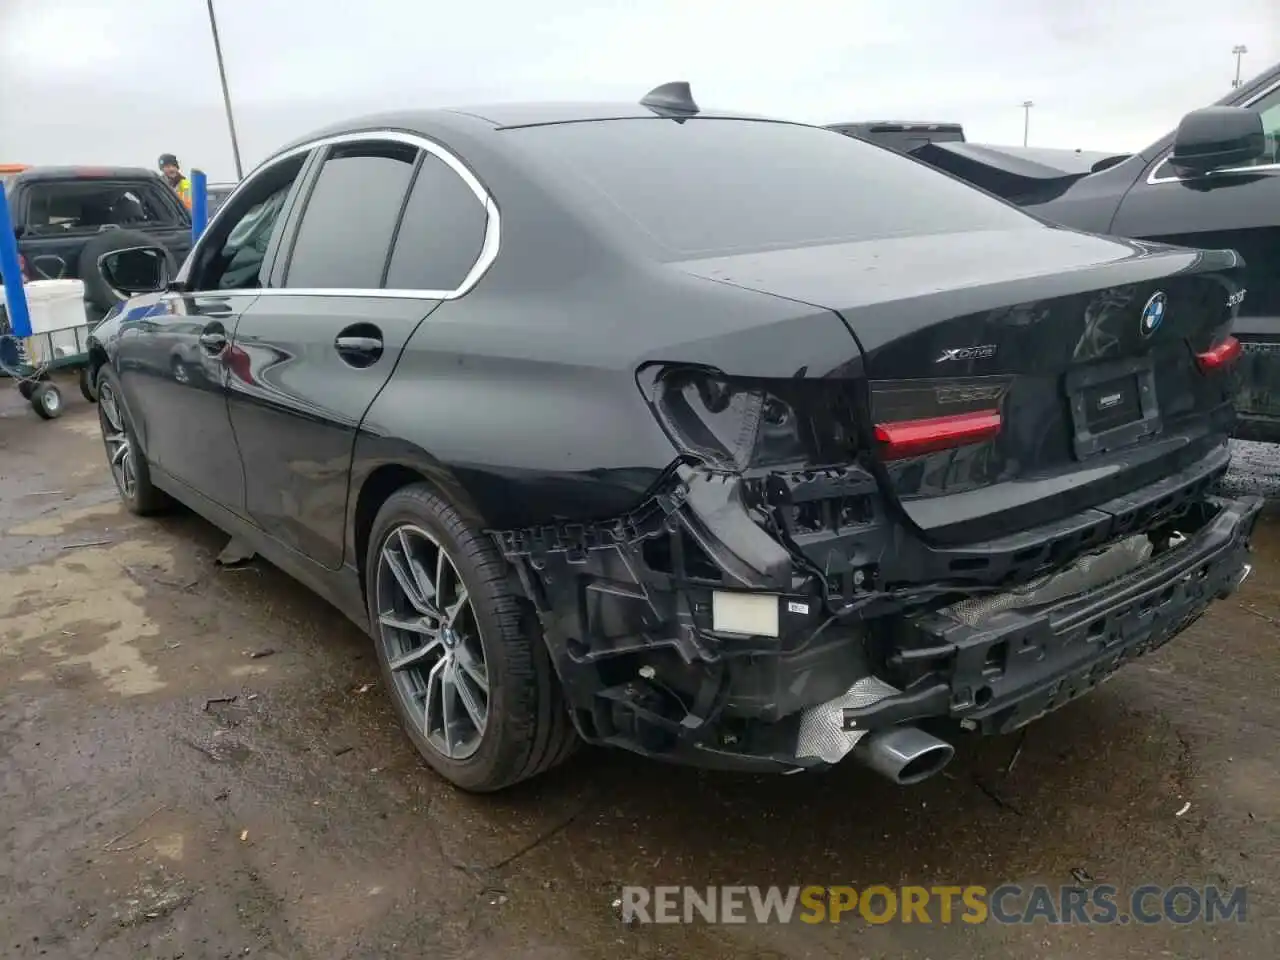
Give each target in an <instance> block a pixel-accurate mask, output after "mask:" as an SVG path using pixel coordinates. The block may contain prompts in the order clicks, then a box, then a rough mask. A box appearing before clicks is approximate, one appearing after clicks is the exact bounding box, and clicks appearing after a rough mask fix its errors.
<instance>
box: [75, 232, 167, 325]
mask: <svg viewBox="0 0 1280 960" xmlns="http://www.w3.org/2000/svg"><path fill="white" fill-rule="evenodd" d="M155 246H159V244H158V243H156V240H155V238H154V237H149V236H147V235H146V234H145V233H141V232H139V231H137V230H104V231H102V233H97V234H94V235H93V236H92V237H90V238H89V239H88V241H86V242H85V245H84V247H83V248H81V250H80V262H79V270H80V279H81V280H82V281H83V282H84V299H85V303H87V304H89V305H90V306H92V307H97V308H98V309H99V310H102V311H104V312H105V311H108V310H110V309H111V308H112V307H114V306H115V305H116V304H118V303H120V302H121V300H120V297H118V296H117V295H116V292H115V291H114V290H113V289H111V285H110V284H109V283H107V281H106V278H105V277H103V275H102V271H101V270H100V269H98V259H99V258H100V257H101V256H102V255H103V254H104V253H110V252H111V251H112V250H127V249H129V248H130V247H155ZM165 258H166V259H167V260H168V262H169V276H173V254H172V253H169V252H168V251H165Z"/></svg>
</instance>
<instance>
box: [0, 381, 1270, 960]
mask: <svg viewBox="0 0 1280 960" xmlns="http://www.w3.org/2000/svg"><path fill="white" fill-rule="evenodd" d="M67 386H68V390H67V391H66V394H67V396H68V398H69V399H68V410H67V414H66V415H65V416H64V417H63V418H62V419H61V420H58V421H54V422H51V423H44V422H41V421H38V420H37V419H36V418H35V417H34V415H33V414H32V413H31V411H30V410H29V409H27V408H26V406H25V405H23V404H22V403H21V401H20V399H19V398H18V397H17V395H16V393H15V392H14V391H12V390H10V389H0V531H2V532H3V533H2V535H0V956H5V957H36V956H49V957H55V958H78V957H94V958H104V960H116V958H118V960H126V958H127V960H137V958H179V957H182V958H186V960H197V958H206V957H207V958H225V957H243V956H250V957H269V958H290V960H292V958H316V960H338V958H374V957H387V956H393V955H394V956H407V957H425V956H431V957H467V958H487V957H493V958H500V957H501V958H507V957H531V958H543V960H552V958H556V960H570V958H597V957H610V958H619V957H699V958H701V957H706V958H718V957H724V958H731V957H732V958H743V960H745V958H793V957H794V958H800V957H813V958H825V957H832V958H835V957H841V958H844V957H879V956H893V957H902V958H930V957H931V958H935V960H940V958H944V957H991V958H1004V957H1008V958H1019V960H1022V958H1025V957H1028V956H1037V957H1043V958H1068V957H1070V958H1076V957H1080V956H1085V955H1087V956H1090V957H1092V958H1094V960H1110V958H1120V957H1133V958H1139V957H1141V958H1144V960H1145V958H1149V957H1160V956H1169V957H1212V958H1214V960H1227V958H1234V957H1240V958H1250V960H1254V958H1260V957H1275V956H1280V924H1277V923H1276V922H1275V921H1276V919H1277V914H1278V911H1277V910H1276V902H1277V901H1276V898H1277V894H1278V893H1280V827H1278V826H1277V824H1278V823H1280V819H1278V817H1280V759H1278V758H1277V753H1276V749H1275V743H1276V741H1277V739H1278V736H1280V705H1278V704H1277V698H1276V696H1275V691H1276V688H1277V681H1278V680H1280V657H1278V656H1277V652H1276V639H1277V636H1280V519H1278V518H1276V517H1275V516H1274V515H1273V516H1270V517H1268V518H1267V519H1265V520H1264V522H1263V525H1262V526H1261V527H1260V530H1259V534H1258V537H1257V543H1256V555H1257V558H1256V567H1257V572H1256V573H1255V575H1254V576H1253V578H1252V579H1251V580H1250V581H1249V582H1248V583H1247V584H1246V586H1245V588H1244V589H1243V590H1242V591H1241V592H1240V593H1239V594H1238V595H1237V596H1235V597H1233V598H1232V599H1230V600H1228V601H1224V602H1222V603H1219V604H1218V605H1217V606H1215V608H1214V609H1213V610H1212V612H1211V613H1210V615H1208V616H1207V617H1205V618H1204V619H1202V620H1201V621H1200V622H1199V623H1198V624H1196V625H1195V626H1194V627H1193V628H1192V629H1191V630H1190V631H1189V632H1188V633H1187V634H1186V635H1185V636H1184V637H1182V638H1180V639H1179V640H1178V641H1177V642H1175V643H1174V644H1172V645H1170V646H1169V647H1167V648H1165V650H1163V651H1161V652H1159V653H1158V654H1156V655H1154V656H1152V657H1150V658H1149V659H1146V660H1144V661H1140V662H1139V663H1136V664H1134V665H1132V666H1130V667H1128V668H1126V669H1125V670H1123V671H1121V673H1120V674H1119V675H1118V676H1117V677H1116V679H1115V680H1114V681H1113V682H1111V683H1108V684H1107V685H1106V686H1105V687H1104V688H1103V689H1101V690H1099V691H1098V692H1096V693H1095V694H1093V695H1092V696H1090V697H1088V698H1086V699H1084V700H1083V701H1080V702H1078V703H1076V704H1073V705H1071V706H1070V707H1068V708H1066V709H1065V710H1063V711H1060V712H1059V713H1057V714H1055V715H1053V716H1050V717H1048V718H1046V719H1044V720H1042V721H1041V722H1039V723H1037V724H1035V725H1034V726H1033V727H1031V728H1030V730H1029V731H1028V732H1027V734H1026V736H1025V739H1023V738H1019V737H1017V736H1015V737H1010V738H1002V739H988V740H983V741H979V742H973V743H963V744H962V745H961V748H960V752H959V756H958V757H957V759H956V761H955V762H954V763H953V764H952V766H951V767H949V768H948V771H947V775H946V776H943V777H937V778H934V779H933V780H930V781H928V782H926V783H925V784H922V785H920V786H918V787H915V788H912V789H907V790H900V789H897V788H894V787H893V786H891V785H889V784H887V783H885V782H883V781H881V780H879V779H878V778H876V777H875V776H874V775H873V774H870V773H868V772H865V771H863V770H862V769H860V768H857V767H854V766H847V767H842V768H839V769H837V770H835V771H832V772H830V773H827V774H822V775H814V776H797V777H783V778H754V777H741V776H726V775H722V774H704V773H699V772H696V771H690V770H685V769H679V768H671V767H666V766H659V765H655V764H650V763H646V762H643V761H640V760H637V759H633V758H630V757H628V756H624V755H619V754H614V753H601V752H584V753H583V754H581V755H580V756H579V757H578V758H577V759H576V760H575V761H573V762H572V763H570V764H569V765H568V766H566V767H565V768H563V769H561V770H558V771H556V772H555V773H553V774H552V775H550V776H548V777H546V778H544V779H542V780H539V781H536V782H535V783H533V784H529V785H526V786H525V787H522V788H519V789H517V790H515V791H513V792H510V793H507V794H504V795H502V796H499V797H493V798H475V797H469V796H466V795H463V794H460V793H457V792H455V791H453V790H451V789H450V788H448V787H447V786H445V785H444V784H442V783H441V782H440V781H439V780H438V779H437V778H436V777H434V776H433V775H432V774H431V772H430V771H429V770H427V769H426V768H425V767H424V766H423V765H422V764H421V763H420V762H419V761H418V760H417V758H416V757H415V755H414V754H413V753H412V751H411V749H410V747H409V746H408V744H407V742H406V741H405V739H404V738H403V737H402V736H401V734H400V733H399V731H398V729H397V727H396V723H395V719H394V716H393V714H392V711H391V709H390V707H389V705H388V703H387V701H386V698H385V696H384V692H383V691H382V690H381V689H380V688H379V685H378V682H377V669H376V665H375V662H374V659H373V656H372V653H371V651H370V649H369V647H368V644H367V643H366V641H365V639H364V638H363V637H362V636H361V635H360V634H359V632H358V631H357V630H356V629H355V628H353V627H351V626H349V625H348V624H347V623H346V622H345V621H343V620H342V618H341V617H340V616H338V615H337V614H336V613H335V612H334V611H333V610H332V609H331V608H330V607H328V606H327V605H326V604H325V603H324V602H323V601H321V600H319V599H317V598H316V597H315V596H313V595H311V594H309V593H308V592H307V591H306V590H304V589H303V588H302V587H300V586H298V585H296V584H294V583H292V582H291V581H289V580H288V579H287V578H286V577H285V576H283V575H282V574H280V573H279V572H278V571H276V570H274V569H273V568H271V567H269V566H267V565H265V564H263V563H261V561H255V563H254V564H253V565H251V566H249V567H248V568H245V569H238V570H226V569H221V568H219V567H217V566H215V564H214V562H213V560H214V557H215V556H216V554H217V552H218V550H219V549H221V547H222V538H221V537H220V536H219V534H218V533H217V532H216V531H215V530H213V529H212V528H211V527H209V526H208V525H207V524H205V523H204V522H202V521H200V520H199V519H197V518H195V517H193V516H190V515H185V514H178V515H175V516H173V517H170V518H166V519H163V520H160V521H140V520H137V519H136V518H132V517H130V516H129V515H127V514H125V513H123V512H122V511H121V510H120V509H119V508H118V506H117V504H116V500H115V496H114V491H113V489H112V488H111V485H110V480H109V477H108V474H107V471H106V469H105V466H104V461H103V454H102V448H101V445H100V442H99V439H98V435H97V423H96V418H95V415H94V411H93V409H92V408H91V407H90V406H88V405H87V404H85V403H83V402H82V401H81V400H80V399H79V397H78V395H77V394H76V391H75V387H74V385H73V384H68V385H67ZM1231 486H1232V487H1233V488H1234V489H1237V490H1252V491H1260V492H1265V493H1269V494H1272V495H1275V496H1280V457H1277V456H1276V454H1275V453H1274V452H1273V451H1272V450H1270V449H1269V448H1267V447H1262V446H1258V445H1245V444H1242V445H1240V450H1239V455H1238V457H1237V469H1236V470H1235V472H1234V473H1233V476H1232V478H1231ZM231 698H234V699H231ZM1019 743H1021V749H1020V750H1019V749H1018V747H1019ZM1015 753H1016V755H1017V758H1018V759H1017V763H1016V765H1014V766H1013V768H1012V770H1009V769H1008V768H1009V766H1010V760H1011V758H1012V757H1013V756H1014V755H1015ZM1188 803H1189V804H1190V806H1189V808H1187V810H1186V812H1185V813H1183V814H1182V815H1181V816H1179V815H1178V813H1179V811H1180V810H1182V808H1183V807H1184V806H1185V805H1186V804H1188ZM1073 871H1074V876H1075V878H1076V879H1074V880H1073ZM1081 878H1084V879H1089V878H1092V881H1098V882H1102V881H1105V882H1107V883H1112V884H1116V885H1117V886H1120V887H1122V888H1126V887H1133V886H1137V885H1139V884H1142V883H1153V884H1164V885H1169V884H1175V883H1184V882H1185V883H1190V884H1193V885H1203V884H1210V883H1216V884H1219V885H1227V886H1234V885H1237V884H1239V885H1244V886H1246V887H1247V890H1248V913H1247V921H1246V922H1245V923H1242V924H1241V923H1227V924H1219V925H1216V926H1215V925H1208V924H1203V923H1195V924H1188V925H1185V926H1178V925H1173V924H1162V925H1157V926H1154V927H1140V926H1137V925H1111V926H1096V925H1095V926H1049V925H1045V924H1043V923H1037V924H1035V925H1031V926H1002V925H998V924H995V923H987V924H981V925H967V924H963V923H952V924H942V923H936V924H931V925H924V924H919V923H917V924H899V923H894V924H888V925H883V926H873V925H868V924H866V923H864V922H862V921H861V920H854V921H850V922H845V923H841V924H838V925H831V924H826V925H819V926H806V925H802V924H791V925H779V924H773V925H759V924H754V923H749V924H745V925H719V926H713V925H709V924H706V923H700V922H699V923H693V924H687V925H686V924H678V925H670V926H644V925H640V926H624V925H622V924H621V923H619V922H618V920H617V919H616V917H615V915H614V913H613V910H612V909H611V904H612V901H613V900H614V898H615V897H616V896H617V895H618V890H619V887H620V885H622V884H626V883H632V884H644V885H657V884H686V883H687V884H696V885H699V886H702V885H706V884H708V883H718V884H746V883H752V884H782V885H789V884H807V883H819V884H822V883H851V884H856V885H859V886H866V885H868V884H872V883H888V884H896V883H921V884H926V885H932V884H963V883H974V884H984V885H987V886H989V887H992V886H995V885H998V884H1000V883H1034V882H1043V883H1048V884H1052V885H1058V884H1072V883H1075V882H1077V881H1078V880H1079V879H1081ZM1092 881H1091V882H1092Z"/></svg>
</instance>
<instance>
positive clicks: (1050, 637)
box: [844, 497, 1263, 733]
mask: <svg viewBox="0 0 1280 960" xmlns="http://www.w3.org/2000/svg"><path fill="white" fill-rule="evenodd" d="M1211 503H1212V505H1213V506H1216V507H1218V511H1217V513H1216V515H1214V516H1213V518H1212V519H1211V520H1210V521H1209V522H1208V523H1207V524H1205V526H1204V527H1202V528H1201V529H1200V530H1199V531H1197V532H1196V533H1195V535H1194V536H1193V537H1192V538H1190V539H1188V540H1186V541H1185V542H1184V543H1182V544H1181V545H1179V546H1177V547H1175V548H1172V549H1170V550H1168V551H1166V552H1165V553H1164V554H1162V555H1161V556H1159V557H1157V558H1155V559H1153V560H1152V561H1150V562H1148V563H1146V564H1143V565H1142V566H1141V567H1139V568H1138V569H1136V570H1134V571H1133V572H1131V573H1130V574H1128V575H1126V576H1123V577H1120V578H1119V579H1117V580H1114V581H1112V582H1110V583H1107V584H1105V585H1103V586H1101V587H1099V588H1097V589H1095V590H1091V591H1088V592H1085V593H1083V594H1079V595H1076V596H1073V597H1069V598H1067V599H1065V600H1063V601H1061V602H1058V603H1055V604H1052V605H1050V606H1047V607H1044V608H1041V609H1036V610H1033V611H1030V612H1027V611H1023V610H1012V611H1005V612H999V613H995V614H993V615H991V616H990V617H988V618H986V619H984V620H982V621H981V622H980V623H977V624H976V625H971V624H969V623H965V622H962V621H961V620H960V619H959V618H957V617H955V616H953V615H951V614H949V613H948V612H946V611H939V612H933V613H928V614H923V615H920V616H916V617H912V618H909V619H908V620H907V624H906V631H905V632H906V637H905V639H904V643H903V644H902V646H901V647H900V649H899V650H898V651H896V652H895V654H894V655H893V658H892V663H893V665H894V666H895V667H896V668H897V669H898V670H899V671H901V673H903V674H905V675H908V676H914V677H915V678H916V679H915V680H914V682H913V683H912V684H911V686H910V687H909V688H908V689H907V690H905V691H904V692H902V693H899V694H896V695H894V696H889V697H885V698H883V699H881V700H878V701H876V702H875V703H874V704H871V705H869V706H868V707H866V708H860V709H853V710H847V711H845V712H844V717H845V719H846V721H847V723H848V725H849V726H856V727H859V728H862V729H876V728H881V727H885V726H894V725H898V724H902V723H911V722H913V721H917V720H921V719H927V718H936V717H947V718H950V719H953V720H959V721H962V722H964V723H965V725H966V726H970V727H973V728H976V729H979V730H981V731H982V732H984V733H1005V732H1008V731H1010V730H1014V729H1016V728H1018V727H1020V726H1022V725H1024V724H1026V723H1028V722H1030V721H1032V720H1034V719H1036V718H1037V717H1040V716H1042V715H1044V714H1046V713H1049V712H1050V711H1053V710H1056V709H1058V708H1059V707H1061V706H1063V705H1064V704H1065V703H1067V702H1068V701H1070V700H1073V699H1075V698H1076V697H1078V696H1080V695H1081V694H1084V693H1087V692H1088V691H1090V690H1092V689H1093V688H1094V687H1096V686H1097V685H1098V684H1099V683H1101V682H1102V681H1104V680H1106V679H1107V678H1109V677H1110V676H1111V675H1112V674H1113V673H1114V672H1115V671H1116V670H1117V669H1118V668H1119V667H1120V666H1122V665H1123V664H1124V663H1126V662H1127V661H1129V660H1132V659H1134V658H1135V657H1138V656H1140V655H1142V654H1145V653H1149V652H1150V651H1152V650H1155V649H1158V648H1159V647H1161V646H1163V645H1164V644H1166V643H1167V642H1169V641H1170V640H1172V639H1173V638H1174V637H1175V636H1177V635H1178V634H1179V633H1181V632H1182V631H1183V630H1184V629H1186V628H1187V627H1188V626H1189V625H1190V624H1192V623H1193V622H1195V620H1197V619H1198V618H1199V617H1200V616H1201V615H1202V614H1203V613H1204V612H1205V610H1206V609H1207V608H1208V607H1209V605H1210V604H1211V603H1212V602H1213V601H1214V600H1215V599H1218V598H1222V597H1226V596H1228V595H1230V594H1231V593H1232V592H1234V591H1235V589H1236V588H1237V587H1238V586H1239V585H1240V583H1241V582H1242V581H1243V579H1244V577H1245V576H1247V573H1248V570H1249V569H1250V568H1249V565H1248V559H1247V558H1248V552H1249V537H1250V535H1251V534H1252V531H1253V527H1254V524H1255V522H1256V521H1257V517H1258V513H1259V511H1260V509H1261V507H1262V503H1263V501H1262V499H1261V498H1260V497H1250V498H1245V499H1241V500H1219V499H1217V498H1212V499H1211Z"/></svg>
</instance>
